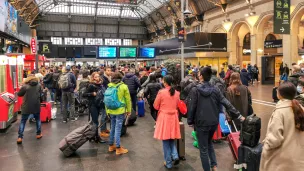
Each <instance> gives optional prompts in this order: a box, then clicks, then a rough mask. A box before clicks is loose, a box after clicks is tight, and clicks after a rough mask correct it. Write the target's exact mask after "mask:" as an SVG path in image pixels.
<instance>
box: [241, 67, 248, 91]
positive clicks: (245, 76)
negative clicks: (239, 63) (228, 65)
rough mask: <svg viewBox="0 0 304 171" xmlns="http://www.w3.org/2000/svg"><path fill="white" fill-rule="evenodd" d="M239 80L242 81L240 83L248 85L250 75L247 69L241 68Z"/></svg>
mask: <svg viewBox="0 0 304 171" xmlns="http://www.w3.org/2000/svg"><path fill="white" fill-rule="evenodd" d="M240 75H241V81H242V84H243V85H245V86H247V87H248V86H249V81H250V76H249V74H248V72H247V70H246V69H245V68H243V69H242V70H241V74H240Z"/></svg>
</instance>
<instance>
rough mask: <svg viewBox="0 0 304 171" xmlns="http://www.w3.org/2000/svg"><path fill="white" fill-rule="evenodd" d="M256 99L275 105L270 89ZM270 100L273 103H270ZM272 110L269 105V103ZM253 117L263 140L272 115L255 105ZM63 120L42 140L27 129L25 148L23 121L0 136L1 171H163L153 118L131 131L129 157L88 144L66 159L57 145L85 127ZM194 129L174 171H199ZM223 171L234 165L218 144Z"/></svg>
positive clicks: (46, 129) (48, 126)
mask: <svg viewBox="0 0 304 171" xmlns="http://www.w3.org/2000/svg"><path fill="white" fill-rule="evenodd" d="M250 90H251V91H252V94H253V98H254V99H260V100H265V101H271V92H269V91H270V90H272V87H271V86H254V87H251V88H250ZM268 96H269V97H268ZM265 104H268V103H265ZM253 107H254V111H255V113H256V114H257V115H258V116H260V117H261V118H262V124H263V128H262V139H263V137H265V133H266V126H267V122H268V120H269V117H270V115H271V111H272V110H273V106H271V105H268V106H267V105H263V103H262V102H261V103H260V102H259V103H254V104H253ZM60 118H61V116H60V115H58V119H57V120H53V121H52V122H51V123H44V124H43V125H42V130H43V135H44V137H43V138H42V139H41V140H36V139H35V124H27V126H26V128H25V137H24V142H23V145H20V146H18V145H17V144H16V138H17V131H18V124H19V120H18V121H17V122H16V123H14V124H13V125H12V126H11V127H10V128H9V129H8V130H7V132H6V133H1V134H0V171H23V170H26V171H97V170H98V171H161V170H165V169H164V167H163V153H162V144H161V142H160V141H157V140H155V139H153V138H152V137H153V132H154V129H153V120H152V117H151V116H150V115H149V113H146V116H145V117H143V118H139V119H138V120H137V121H136V125H135V126H133V127H129V128H128V135H127V136H126V137H123V138H122V145H123V146H124V147H126V148H128V149H129V150H130V152H129V153H128V154H127V155H123V156H116V155H115V154H110V153H108V152H107V145H105V144H95V143H86V144H85V145H84V146H83V147H81V148H80V149H79V150H78V151H77V154H76V155H74V156H72V157H70V158H66V157H64V156H63V155H62V153H61V152H60V151H59V149H58V143H59V141H60V140H61V139H62V138H63V137H64V136H65V135H67V134H68V133H69V132H71V131H72V130H74V129H75V128H77V127H79V126H82V125H84V124H85V123H86V121H87V116H83V117H81V118H80V120H78V121H77V122H75V123H71V122H69V123H67V124H64V123H62V122H61V119H60ZM191 131H192V128H189V127H188V126H186V159H187V160H186V161H183V162H181V164H180V165H179V167H178V168H175V169H174V170H181V171H201V170H202V167H201V162H200V157H199V151H198V150H197V149H196V148H194V147H193V146H192V142H193V140H192V137H191ZM215 149H216V156H217V159H218V164H219V169H218V170H219V171H233V170H234V169H232V168H233V164H234V159H233V157H232V154H231V151H230V149H229V147H228V144H227V142H222V143H219V144H215Z"/></svg>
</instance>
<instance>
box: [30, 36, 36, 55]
mask: <svg viewBox="0 0 304 171" xmlns="http://www.w3.org/2000/svg"><path fill="white" fill-rule="evenodd" d="M36 45H37V42H36V39H35V38H32V39H31V52H32V54H36V53H37V49H36Z"/></svg>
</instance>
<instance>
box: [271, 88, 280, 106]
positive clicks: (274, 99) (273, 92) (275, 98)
mask: <svg viewBox="0 0 304 171" xmlns="http://www.w3.org/2000/svg"><path fill="white" fill-rule="evenodd" d="M277 89H278V87H273V89H272V99H273V101H274V102H275V103H276V102H278V101H279V98H278V96H277Z"/></svg>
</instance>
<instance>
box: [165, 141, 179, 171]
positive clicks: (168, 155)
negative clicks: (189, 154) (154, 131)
mask: <svg viewBox="0 0 304 171" xmlns="http://www.w3.org/2000/svg"><path fill="white" fill-rule="evenodd" d="M163 150H164V157H165V161H166V166H167V168H172V167H173V165H172V159H173V160H178V159H179V157H178V153H177V149H176V146H175V141H174V140H173V139H170V140H163Z"/></svg>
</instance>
